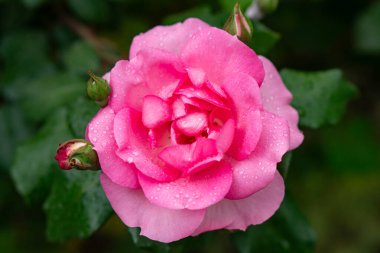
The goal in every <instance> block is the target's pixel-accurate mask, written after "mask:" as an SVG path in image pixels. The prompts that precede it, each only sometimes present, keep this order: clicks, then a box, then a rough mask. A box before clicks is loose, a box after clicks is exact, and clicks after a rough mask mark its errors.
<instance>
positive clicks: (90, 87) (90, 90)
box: [87, 71, 111, 107]
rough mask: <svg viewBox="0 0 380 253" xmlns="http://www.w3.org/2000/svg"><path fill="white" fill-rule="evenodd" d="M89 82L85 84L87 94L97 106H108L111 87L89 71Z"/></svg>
mask: <svg viewBox="0 0 380 253" xmlns="http://www.w3.org/2000/svg"><path fill="white" fill-rule="evenodd" d="M88 74H89V75H90V80H88V82H87V94H88V96H89V97H90V98H91V99H92V100H94V101H95V102H96V103H97V104H98V105H99V106H101V107H104V106H106V105H107V104H108V96H109V94H110V92H111V87H110V86H109V84H108V82H107V81H106V80H105V79H103V78H101V77H98V76H96V75H95V74H94V73H92V72H91V71H89V72H88Z"/></svg>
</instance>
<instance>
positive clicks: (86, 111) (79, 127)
mask: <svg viewBox="0 0 380 253" xmlns="http://www.w3.org/2000/svg"><path fill="white" fill-rule="evenodd" d="M98 110H99V106H98V105H97V104H96V103H95V102H94V101H91V100H89V99H86V98H84V97H80V98H78V99H77V101H75V103H73V104H72V105H71V106H70V114H69V124H70V128H71V129H72V132H73V134H74V136H75V138H83V137H84V135H85V131H86V126H87V124H88V123H89V122H90V120H91V119H92V118H93V117H94V115H95V114H96V113H97V111H98Z"/></svg>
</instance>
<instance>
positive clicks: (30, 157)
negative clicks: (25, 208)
mask: <svg viewBox="0 0 380 253" xmlns="http://www.w3.org/2000/svg"><path fill="white" fill-rule="evenodd" d="M71 138H72V134H71V132H70V129H69V127H68V124H67V112H66V110H59V111H57V112H56V113H55V114H54V115H53V116H52V117H51V118H49V120H48V121H47V123H46V124H45V125H44V127H43V128H42V129H41V130H40V131H39V132H38V133H37V134H36V135H35V136H34V137H33V138H32V139H30V140H29V141H27V142H26V143H25V144H23V145H21V146H20V147H18V148H17V151H16V155H15V161H14V163H13V166H12V168H11V175H12V178H13V181H14V183H15V185H16V188H17V191H18V192H19V193H20V194H21V195H22V196H23V197H24V199H25V200H26V201H27V202H35V201H38V200H41V199H43V198H44V197H45V196H46V195H47V192H48V190H49V188H50V186H51V177H52V175H53V172H54V170H55V169H56V170H58V168H52V167H53V166H54V165H55V166H54V167H56V161H55V160H54V156H55V152H56V150H57V147H58V144H59V143H61V142H64V141H66V140H67V139H71Z"/></svg>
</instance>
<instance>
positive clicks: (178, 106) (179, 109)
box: [172, 98, 186, 119]
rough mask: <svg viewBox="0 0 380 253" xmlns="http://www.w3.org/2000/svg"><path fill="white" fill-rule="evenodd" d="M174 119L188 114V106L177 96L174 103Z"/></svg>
mask: <svg viewBox="0 0 380 253" xmlns="http://www.w3.org/2000/svg"><path fill="white" fill-rule="evenodd" d="M172 111H173V119H176V118H180V117H182V116H185V115H186V106H185V103H184V102H183V101H182V100H181V99H179V98H177V99H176V100H174V102H173V103H172Z"/></svg>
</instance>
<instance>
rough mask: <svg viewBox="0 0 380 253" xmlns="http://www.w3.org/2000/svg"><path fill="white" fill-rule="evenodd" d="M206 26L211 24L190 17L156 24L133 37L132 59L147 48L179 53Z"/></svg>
mask: <svg viewBox="0 0 380 253" xmlns="http://www.w3.org/2000/svg"><path fill="white" fill-rule="evenodd" d="M206 27H209V25H208V24H206V23H205V22H203V21H201V20H199V19H196V18H189V19H187V20H185V22H183V23H177V24H174V25H170V26H156V27H154V28H153V29H151V30H149V31H147V32H145V33H142V34H140V35H138V36H136V37H135V38H134V39H133V41H132V45H131V50H130V53H129V55H130V59H132V58H133V57H135V56H136V54H137V53H138V52H139V51H140V50H143V49H145V48H157V49H161V50H165V51H169V52H172V53H175V54H179V53H180V52H181V51H182V48H183V47H184V46H185V45H186V43H187V41H188V40H189V38H190V37H191V36H193V34H194V33H196V32H198V31H200V30H202V29H203V28H206Z"/></svg>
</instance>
